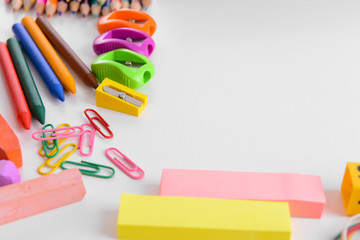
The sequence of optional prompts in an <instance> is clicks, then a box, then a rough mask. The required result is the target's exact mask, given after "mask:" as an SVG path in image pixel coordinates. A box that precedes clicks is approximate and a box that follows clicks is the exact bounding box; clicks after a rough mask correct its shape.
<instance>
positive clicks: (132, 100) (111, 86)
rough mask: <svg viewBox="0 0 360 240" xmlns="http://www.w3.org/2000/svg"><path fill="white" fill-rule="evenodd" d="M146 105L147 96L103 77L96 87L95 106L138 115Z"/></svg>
mask: <svg viewBox="0 0 360 240" xmlns="http://www.w3.org/2000/svg"><path fill="white" fill-rule="evenodd" d="M146 105H147V96H146V95H145V94H142V93H139V92H137V91H135V90H133V89H131V88H128V87H126V86H124V85H122V84H120V83H117V82H115V81H113V80H111V79H108V78H105V79H104V80H103V81H102V83H101V84H100V85H99V87H98V88H97V89H96V106H98V107H103V108H107V109H111V110H115V111H118V112H123V113H127V114H130V115H134V116H137V117H138V116H139V115H140V113H141V112H142V111H143V110H144V108H145V106H146Z"/></svg>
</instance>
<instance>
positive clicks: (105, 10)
mask: <svg viewBox="0 0 360 240" xmlns="http://www.w3.org/2000/svg"><path fill="white" fill-rule="evenodd" d="M108 13H110V0H106V1H105V3H104V5H103V6H102V9H101V14H102V15H103V16H105V15H106V14H108Z"/></svg>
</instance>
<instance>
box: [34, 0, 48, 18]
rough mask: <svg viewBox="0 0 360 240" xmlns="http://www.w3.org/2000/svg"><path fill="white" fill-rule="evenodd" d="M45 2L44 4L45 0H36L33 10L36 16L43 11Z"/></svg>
mask: <svg viewBox="0 0 360 240" xmlns="http://www.w3.org/2000/svg"><path fill="white" fill-rule="evenodd" d="M45 4H46V0H36V3H35V11H36V15H37V16H40V15H42V14H43V13H44V11H45Z"/></svg>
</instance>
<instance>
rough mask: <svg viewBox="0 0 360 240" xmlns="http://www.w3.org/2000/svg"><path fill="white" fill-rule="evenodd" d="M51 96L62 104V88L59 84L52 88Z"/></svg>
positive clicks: (63, 99) (63, 98) (63, 97)
mask: <svg viewBox="0 0 360 240" xmlns="http://www.w3.org/2000/svg"><path fill="white" fill-rule="evenodd" d="M51 94H52V95H53V96H54V97H56V98H58V99H60V100H61V101H62V102H63V101H65V96H64V88H63V86H62V85H61V84H60V83H59V84H58V85H53V86H52V89H51Z"/></svg>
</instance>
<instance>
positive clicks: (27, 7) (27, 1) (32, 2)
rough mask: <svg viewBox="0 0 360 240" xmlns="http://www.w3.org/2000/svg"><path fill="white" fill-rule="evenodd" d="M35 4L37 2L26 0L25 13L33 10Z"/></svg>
mask: <svg viewBox="0 0 360 240" xmlns="http://www.w3.org/2000/svg"><path fill="white" fill-rule="evenodd" d="M34 4H35V0H24V3H23V5H24V9H25V12H27V11H29V9H31V8H32V7H33V6H34Z"/></svg>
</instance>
